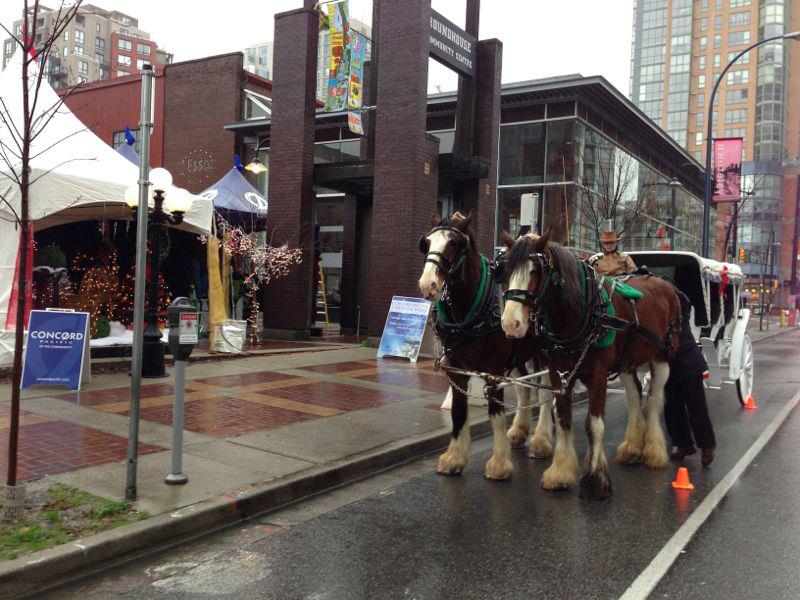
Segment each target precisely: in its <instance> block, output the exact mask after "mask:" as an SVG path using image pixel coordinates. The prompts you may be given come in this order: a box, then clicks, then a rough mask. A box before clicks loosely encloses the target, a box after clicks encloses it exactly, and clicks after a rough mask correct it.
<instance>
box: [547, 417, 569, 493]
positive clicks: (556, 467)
mask: <svg viewBox="0 0 800 600" xmlns="http://www.w3.org/2000/svg"><path fill="white" fill-rule="evenodd" d="M557 416H558V415H556V417H557ZM577 479H578V455H577V454H576V453H575V442H574V440H573V438H572V429H570V430H565V429H563V428H562V427H561V421H559V420H558V418H556V449H555V453H554V454H553V462H552V464H551V465H550V466H549V467H548V468H547V470H546V471H545V472H544V473H543V474H542V487H544V488H545V489H547V490H555V489H561V488H566V487H569V486H571V485H572V484H573V483H575V481H577Z"/></svg>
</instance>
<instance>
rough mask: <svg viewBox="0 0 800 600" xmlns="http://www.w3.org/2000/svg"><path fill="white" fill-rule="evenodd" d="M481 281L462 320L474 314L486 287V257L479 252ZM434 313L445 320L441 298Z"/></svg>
mask: <svg viewBox="0 0 800 600" xmlns="http://www.w3.org/2000/svg"><path fill="white" fill-rule="evenodd" d="M480 257H481V282H480V284H479V285H478V291H477V293H476V294H475V298H474V299H473V300H472V306H470V307H469V312H468V313H467V316H466V317H465V318H464V321H469V320H470V319H471V318H472V317H473V316H474V315H475V312H476V311H477V310H478V308H479V304H480V303H481V298H483V290H484V288H485V287H486V273H487V271H486V257H485V256H484V255H483V254H481V255H480ZM436 314H437V316H438V317H439V319H440V320H441V321H442V323H446V322H447V315H446V314H445V312H444V304H443V303H442V301H441V300H439V301H438V302H437V303H436Z"/></svg>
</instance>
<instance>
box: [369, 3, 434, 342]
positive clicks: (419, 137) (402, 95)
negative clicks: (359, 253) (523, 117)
mask: <svg viewBox="0 0 800 600" xmlns="http://www.w3.org/2000/svg"><path fill="white" fill-rule="evenodd" d="M377 12H378V15H377V21H378V25H379V30H380V36H379V38H378V39H377V40H376V44H377V46H378V60H377V67H378V73H379V75H378V81H377V88H378V96H377V105H378V109H377V114H376V123H375V162H374V188H373V212H372V244H371V246H372V248H371V252H372V255H371V264H370V275H369V277H370V280H369V310H368V327H369V332H370V334H373V335H379V334H380V332H381V331H382V329H383V325H384V322H385V320H386V313H387V310H388V308H389V304H390V302H391V298H392V295H393V294H394V295H409V296H417V295H418V294H419V292H418V290H417V281H418V279H419V276H420V274H421V272H422V264H423V261H422V260H421V258H420V256H419V251H418V250H417V244H416V240H417V238H419V236H420V235H421V234H423V233H427V231H428V228H429V226H430V214H431V212H432V211H435V210H436V199H437V191H438V190H437V188H438V181H437V179H438V141H437V140H435V139H433V138H431V137H428V136H427V134H426V132H425V129H426V127H425V126H426V112H427V87H428V37H429V34H428V30H429V28H430V13H431V7H430V0H397V1H395V2H381V3H380V6H379V10H378V11H377Z"/></svg>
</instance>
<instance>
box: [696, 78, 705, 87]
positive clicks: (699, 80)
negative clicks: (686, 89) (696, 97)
mask: <svg viewBox="0 0 800 600" xmlns="http://www.w3.org/2000/svg"><path fill="white" fill-rule="evenodd" d="M697 87H699V88H704V87H706V76H705V75H698V76H697Z"/></svg>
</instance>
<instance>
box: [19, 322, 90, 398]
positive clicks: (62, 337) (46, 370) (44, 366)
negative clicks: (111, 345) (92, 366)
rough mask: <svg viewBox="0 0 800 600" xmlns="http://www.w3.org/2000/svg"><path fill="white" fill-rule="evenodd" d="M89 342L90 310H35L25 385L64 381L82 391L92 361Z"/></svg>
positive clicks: (27, 357) (51, 383) (29, 335)
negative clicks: (90, 359)
mask: <svg viewBox="0 0 800 600" xmlns="http://www.w3.org/2000/svg"><path fill="white" fill-rule="evenodd" d="M88 346H89V313H85V312H55V311H44V310H32V311H31V315H30V318H29V320H28V348H27V351H26V353H25V364H24V366H23V369H22V385H21V387H22V388H23V389H25V388H29V387H31V386H32V385H64V386H68V387H69V389H71V390H74V391H78V390H79V389H80V387H81V378H82V376H83V371H84V365H86V366H87V368H88V365H89V362H88V359H87V357H88V356H89V354H88V352H87V348H88Z"/></svg>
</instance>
